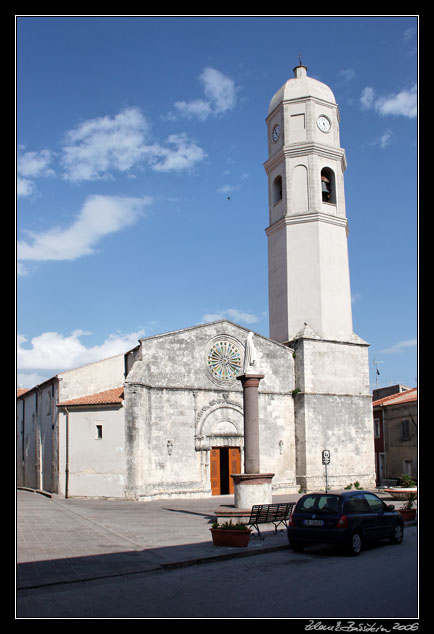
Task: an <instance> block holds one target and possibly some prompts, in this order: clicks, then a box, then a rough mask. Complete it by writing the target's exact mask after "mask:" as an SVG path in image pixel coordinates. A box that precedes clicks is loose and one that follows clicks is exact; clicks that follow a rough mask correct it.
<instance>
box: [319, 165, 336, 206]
mask: <svg viewBox="0 0 434 634" xmlns="http://www.w3.org/2000/svg"><path fill="white" fill-rule="evenodd" d="M321 194H322V201H323V203H331V204H332V205H336V186H335V175H334V172H333V170H331V169H330V168H329V167H324V168H323V169H322V170H321Z"/></svg>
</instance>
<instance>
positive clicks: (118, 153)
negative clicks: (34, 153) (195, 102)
mask: <svg viewBox="0 0 434 634" xmlns="http://www.w3.org/2000/svg"><path fill="white" fill-rule="evenodd" d="M148 136H149V124H148V122H147V121H146V119H145V117H144V116H143V115H142V113H141V112H140V110H139V109H138V108H128V109H126V110H123V111H122V112H120V113H119V114H117V115H116V116H115V117H113V118H110V117H98V118H96V119H91V120H89V121H84V122H83V123H82V124H80V125H79V126H77V127H76V128H75V129H74V130H72V131H70V132H68V134H67V142H66V144H65V146H64V148H63V151H64V154H63V157H62V164H63V166H64V168H65V172H64V178H65V179H67V180H69V181H74V182H78V181H90V180H96V179H107V178H111V177H112V175H113V172H116V171H118V172H122V173H127V174H128V176H130V177H131V176H132V174H130V173H129V172H130V171H131V170H132V169H133V168H134V167H136V166H137V165H139V164H141V163H142V162H143V161H146V162H147V163H148V164H149V165H150V166H151V168H152V169H153V170H155V171H160V172H171V171H181V170H188V169H190V168H191V167H193V166H194V165H195V164H196V163H198V162H199V161H202V160H203V159H204V158H205V156H206V154H205V152H204V151H203V150H202V148H200V147H199V146H198V145H196V143H194V142H193V141H190V140H189V139H188V137H187V135H186V134H172V135H170V136H169V137H168V138H167V140H166V142H165V144H162V143H149V140H148Z"/></svg>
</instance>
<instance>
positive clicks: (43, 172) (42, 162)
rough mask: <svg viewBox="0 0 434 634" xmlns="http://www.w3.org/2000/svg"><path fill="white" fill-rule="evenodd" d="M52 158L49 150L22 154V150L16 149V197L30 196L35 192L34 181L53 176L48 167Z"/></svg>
mask: <svg viewBox="0 0 434 634" xmlns="http://www.w3.org/2000/svg"><path fill="white" fill-rule="evenodd" d="M52 158H53V155H52V153H51V152H50V150H47V149H45V150H41V151H40V152H24V148H22V147H20V148H18V153H17V195H18V196H22V197H24V196H30V195H31V194H33V193H34V192H35V191H36V186H35V183H34V179H36V178H42V177H45V178H46V177H49V176H53V175H54V171H53V170H52V169H51V168H50V167H49V164H50V163H51V161H52Z"/></svg>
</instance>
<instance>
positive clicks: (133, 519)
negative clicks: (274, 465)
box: [16, 490, 400, 590]
mask: <svg viewBox="0 0 434 634" xmlns="http://www.w3.org/2000/svg"><path fill="white" fill-rule="evenodd" d="M299 497H300V495H299V494H293V495H277V496H274V497H273V502H292V501H296V500H297V499H298V498H299ZM382 497H384V496H382ZM393 503H394V504H395V506H396V507H397V508H398V507H399V506H400V503H399V502H393ZM232 505H233V496H230V495H227V496H214V497H212V498H204V499H186V500H180V499H166V500H156V501H152V502H132V501H129V500H104V499H94V500H91V499H74V498H71V499H67V500H65V499H63V498H60V497H58V496H56V495H53V496H48V495H43V494H41V493H35V492H33V491H29V490H18V491H17V497H16V509H17V513H16V517H17V537H16V539H17V575H16V580H17V589H18V590H20V589H24V588H35V587H38V586H45V585H51V584H58V583H67V582H74V581H82V580H89V579H97V578H103V577H111V576H118V575H126V574H133V573H140V572H148V571H153V570H161V569H164V568H175V567H181V566H186V565H192V564H196V563H200V562H209V561H213V560H218V559H228V558H233V557H242V556H249V555H255V554H260V553H262V552H270V551H272V550H277V549H285V548H288V541H287V537H286V531H285V530H282V531H278V532H277V534H275V533H274V527H273V525H269V526H266V527H264V531H262V528H261V532H263V534H264V536H265V539H264V540H261V539H260V538H259V537H257V536H256V535H255V531H253V533H252V536H251V538H250V543H249V545H248V547H247V548H230V547H222V546H214V544H213V543H212V539H211V534H210V531H209V529H210V527H211V524H212V523H213V521H215V511H216V509H217V508H218V507H221V506H232Z"/></svg>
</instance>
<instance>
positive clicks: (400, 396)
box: [372, 387, 417, 407]
mask: <svg viewBox="0 0 434 634" xmlns="http://www.w3.org/2000/svg"><path fill="white" fill-rule="evenodd" d="M413 401H417V387H413V388H412V389H411V390H405V391H404V392H397V394H390V395H389V396H385V397H384V398H379V399H378V400H377V401H374V402H373V403H372V405H373V407H377V406H380V405H381V406H383V407H387V406H389V405H401V404H402V403H411V402H413Z"/></svg>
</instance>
